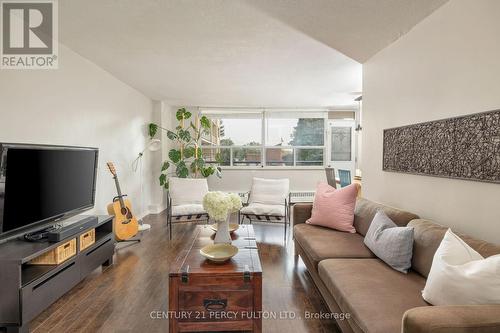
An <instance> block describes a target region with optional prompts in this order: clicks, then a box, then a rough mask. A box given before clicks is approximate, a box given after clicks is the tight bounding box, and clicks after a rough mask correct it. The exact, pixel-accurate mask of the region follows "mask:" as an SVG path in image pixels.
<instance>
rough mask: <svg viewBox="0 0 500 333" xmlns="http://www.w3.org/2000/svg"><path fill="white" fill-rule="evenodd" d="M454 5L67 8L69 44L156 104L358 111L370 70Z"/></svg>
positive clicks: (345, 2)
mask: <svg viewBox="0 0 500 333" xmlns="http://www.w3.org/2000/svg"><path fill="white" fill-rule="evenodd" d="M444 2H446V0H376V1H375V0H295V1H290V0H272V1H271V0H176V1H173V0H171V1H169V0H141V1H137V0H64V1H60V2H59V36H60V40H61V42H62V43H63V44H65V45H66V46H68V47H69V48H71V49H72V50H74V51H75V52H77V53H79V54H81V55H82V56H84V57H85V58H88V59H89V60H91V61H93V62H94V63H96V64H97V65H99V66H100V67H102V68H103V69H105V70H107V71H108V72H110V73H111V74H113V75H114V76H116V77H117V78H119V79H120V80H122V81H124V82H125V83H127V84H129V85H130V86H132V87H134V88H136V89H137V90H139V91H141V92H143V93H144V94H145V95H147V96H149V97H150V98H152V99H155V100H166V101H168V102H169V103H172V104H175V105H200V106H269V107H272V106H275V107H277V106H279V107H287V106H290V107H306V106H307V107H317V106H322V107H325V106H335V107H343V106H347V107H348V106H352V105H354V104H355V102H354V98H356V97H357V96H358V95H359V94H360V92H361V87H362V85H361V79H362V66H361V64H360V63H359V62H363V61H365V60H366V59H368V58H370V57H371V56H372V55H374V54H375V53H376V52H378V51H379V50H381V49H382V48H384V47H385V46H387V45H389V44H390V43H391V42H393V41H394V40H396V39H397V38H398V37H399V36H401V35H402V34H404V33H406V32H407V31H408V30H409V29H411V27H413V26H414V25H415V24H416V23H418V22H419V21H420V20H422V19H423V18H424V17H425V16H427V15H428V14H430V13H431V12H432V11H434V10H435V9H436V8H438V7H439V6H440V5H442V4H443V3H444Z"/></svg>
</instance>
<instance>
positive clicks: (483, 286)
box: [422, 229, 500, 305]
mask: <svg viewBox="0 0 500 333" xmlns="http://www.w3.org/2000/svg"><path fill="white" fill-rule="evenodd" d="M422 296H423V298H424V299H425V300H426V301H427V302H429V303H431V304H432V305H467V304H500V254H498V255H494V256H491V257H488V258H483V257H482V256H481V255H480V254H479V253H477V252H476V251H475V250H474V249H473V248H472V247H470V246H469V245H468V244H467V243H465V242H464V241H463V240H462V239H461V238H460V237H458V236H457V235H455V234H454V233H453V232H452V231H451V230H450V229H448V231H447V232H446V234H445V235H444V238H443V240H442V241H441V244H440V245H439V247H438V249H437V251H436V253H435V254H434V259H433V261H432V266H431V271H430V273H429V276H428V278H427V281H426V283H425V288H424V290H423V291H422Z"/></svg>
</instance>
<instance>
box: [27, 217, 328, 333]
mask: <svg viewBox="0 0 500 333" xmlns="http://www.w3.org/2000/svg"><path fill="white" fill-rule="evenodd" d="M146 220H147V223H150V224H151V225H152V229H151V230H150V231H146V232H143V234H142V241H141V243H138V244H133V243H128V244H126V243H121V244H118V245H117V251H116V254H115V264H114V265H113V266H111V267H109V268H107V269H105V270H104V271H101V269H97V270H96V271H95V272H93V273H92V274H91V275H90V276H89V277H88V278H87V279H85V280H84V281H82V282H81V283H80V284H78V285H77V286H76V287H75V288H74V289H72V290H71V291H70V292H69V293H67V294H66V295H65V296H63V297H62V298H60V299H59V300H58V301H57V302H56V303H54V304H53V305H52V306H51V307H49V308H48V309H47V310H45V311H44V312H43V313H41V314H40V315H39V316H38V317H37V318H36V319H35V320H33V321H32V322H31V324H30V331H31V332H36V333H42V332H43V333H45V332H145V333H146V332H168V320H167V319H152V318H151V312H153V311H167V310H168V309H167V308H168V269H169V265H170V264H171V263H172V262H173V261H174V260H175V258H176V255H177V253H178V251H179V249H181V248H182V247H183V246H184V245H185V243H186V242H187V241H188V240H189V238H190V234H191V233H192V231H193V229H194V224H193V223H185V224H177V225H174V227H173V240H172V241H169V239H168V229H167V227H166V223H165V221H166V216H165V215H163V214H159V215H150V216H148V217H147V218H146ZM254 229H255V233H256V237H257V242H258V246H259V251H260V256H261V261H262V268H263V310H264V311H271V312H272V313H276V314H277V315H278V316H279V315H280V314H281V315H282V316H285V314H291V316H293V315H295V316H296V318H294V319H291V318H287V319H264V320H263V331H264V332H288V333H292V332H338V329H337V326H336V325H335V323H334V321H333V320H317V319H305V318H304V314H305V312H306V311H308V312H328V309H327V308H326V306H325V305H324V304H323V301H322V299H321V296H320V294H319V292H318V290H317V289H316V287H315V286H314V285H313V283H312V279H311V277H310V276H309V275H308V273H307V272H306V269H305V266H304V264H303V263H302V261H301V260H300V259H298V258H296V257H295V256H294V255H293V241H292V240H291V235H288V241H287V246H286V247H285V246H284V245H283V225H280V224H274V225H273V224H260V223H254ZM280 312H281V313H280ZM289 317H290V315H289ZM264 318H265V317H264Z"/></svg>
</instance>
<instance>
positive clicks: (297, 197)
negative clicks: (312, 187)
mask: <svg viewBox="0 0 500 333" xmlns="http://www.w3.org/2000/svg"><path fill="white" fill-rule="evenodd" d="M314 193H315V192H314V191H290V197H289V200H290V203H297V202H313V200H314ZM248 194H249V192H238V195H239V196H240V198H241V200H242V201H243V202H247V200H248Z"/></svg>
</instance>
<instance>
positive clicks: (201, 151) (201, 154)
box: [198, 147, 203, 158]
mask: <svg viewBox="0 0 500 333" xmlns="http://www.w3.org/2000/svg"><path fill="white" fill-rule="evenodd" d="M198 158H203V150H201V147H198Z"/></svg>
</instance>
